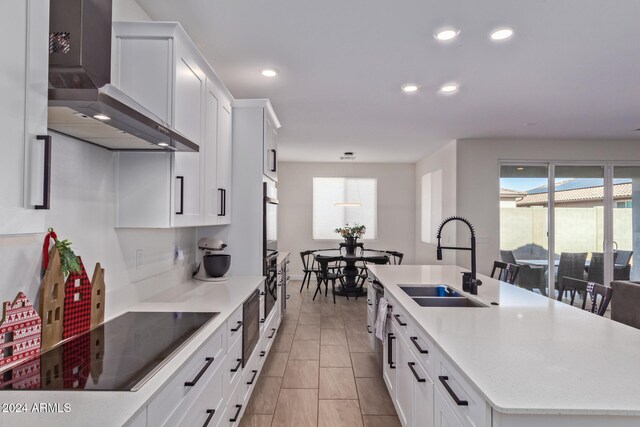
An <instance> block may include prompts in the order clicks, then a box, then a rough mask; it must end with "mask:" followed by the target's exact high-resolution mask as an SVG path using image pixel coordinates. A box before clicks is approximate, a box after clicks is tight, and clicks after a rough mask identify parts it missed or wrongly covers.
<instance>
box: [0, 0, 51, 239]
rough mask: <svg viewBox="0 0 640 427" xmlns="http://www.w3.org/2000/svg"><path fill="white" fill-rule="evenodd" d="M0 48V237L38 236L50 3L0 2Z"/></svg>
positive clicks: (41, 218)
mask: <svg viewBox="0 0 640 427" xmlns="http://www.w3.org/2000/svg"><path fill="white" fill-rule="evenodd" d="M0 16H1V17H2V18H1V19H2V26H1V28H2V29H1V30H0V31H1V34H2V36H3V39H4V40H6V41H7V43H5V44H4V46H3V50H4V52H3V55H2V78H1V79H0V91H1V93H2V97H0V127H1V128H2V132H3V138H4V139H3V141H4V142H3V144H2V148H3V150H2V156H0V180H1V181H2V182H3V183H5V184H6V185H3V187H2V190H0V234H23V233H41V232H44V231H45V225H44V213H43V212H42V211H41V210H35V209H34V207H35V206H36V205H41V204H43V201H44V197H43V196H44V185H43V183H44V182H43V181H44V176H45V175H44V173H45V171H44V161H43V156H44V148H43V147H44V141H43V140H39V139H37V136H38V135H45V134H46V132H47V75H48V53H47V47H48V40H49V34H48V29H49V2H48V1H47V0H4V1H2V2H0Z"/></svg>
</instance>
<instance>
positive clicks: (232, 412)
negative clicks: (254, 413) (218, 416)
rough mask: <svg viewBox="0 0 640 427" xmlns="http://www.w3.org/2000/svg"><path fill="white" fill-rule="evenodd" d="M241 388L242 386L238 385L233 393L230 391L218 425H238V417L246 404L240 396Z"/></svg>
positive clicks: (225, 426) (227, 426) (229, 426)
mask: <svg viewBox="0 0 640 427" xmlns="http://www.w3.org/2000/svg"><path fill="white" fill-rule="evenodd" d="M241 389H242V387H240V385H238V387H236V388H235V389H234V391H233V393H231V396H230V398H229V401H228V402H227V409H226V411H225V414H224V416H223V419H222V420H220V424H219V425H220V426H221V427H222V426H224V427H236V426H238V425H240V419H241V418H242V415H243V414H244V409H245V406H246V405H245V404H244V403H243V401H242V399H241V398H240V393H241V391H242V390H241Z"/></svg>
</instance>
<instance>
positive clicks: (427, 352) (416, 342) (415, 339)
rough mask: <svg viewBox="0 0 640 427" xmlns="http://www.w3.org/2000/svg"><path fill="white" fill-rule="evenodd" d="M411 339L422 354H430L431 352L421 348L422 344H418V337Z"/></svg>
mask: <svg viewBox="0 0 640 427" xmlns="http://www.w3.org/2000/svg"><path fill="white" fill-rule="evenodd" d="M410 339H411V342H412V343H413V345H415V346H416V348H417V349H418V351H419V352H420V354H429V350H425V349H424V348H422V347H420V344H418V337H411V338H410Z"/></svg>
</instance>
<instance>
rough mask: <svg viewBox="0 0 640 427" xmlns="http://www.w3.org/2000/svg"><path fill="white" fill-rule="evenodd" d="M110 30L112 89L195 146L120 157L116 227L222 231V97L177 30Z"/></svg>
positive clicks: (225, 105)
mask: <svg viewBox="0 0 640 427" xmlns="http://www.w3.org/2000/svg"><path fill="white" fill-rule="evenodd" d="M113 30H114V36H115V40H116V41H115V45H114V49H113V50H114V59H113V68H114V71H113V83H114V84H115V85H116V86H117V87H118V88H120V89H121V90H123V91H124V92H125V93H127V94H129V96H131V97H132V98H133V99H134V100H135V101H136V102H138V103H139V104H140V105H142V106H143V107H145V108H146V109H148V110H149V111H151V112H152V113H153V114H155V115H157V116H158V118H160V119H161V120H163V121H165V122H166V123H167V124H168V125H170V126H172V127H173V128H174V129H176V130H177V131H178V132H180V133H182V134H183V135H184V136H186V137H187V138H189V139H190V140H192V141H194V142H196V143H198V144H199V147H200V148H199V152H197V153H187V152H178V153H169V154H166V153H145V154H144V155H141V154H140V153H126V152H122V153H119V154H118V156H119V164H118V215H117V226H118V227H189V226H201V225H216V224H228V223H229V218H230V216H229V215H228V212H230V183H231V179H230V173H231V100H232V97H231V95H230V93H229V91H228V90H227V89H226V87H225V86H224V84H222V82H221V81H220V79H219V78H218V77H217V75H216V74H215V72H214V71H213V70H212V69H211V67H210V66H209V64H208V63H207V62H206V61H205V60H204V58H202V56H201V54H200V53H199V52H198V50H197V48H196V47H195V45H194V44H193V42H192V41H191V39H189V37H188V36H187V34H186V33H185V32H184V30H183V29H182V27H181V26H180V24H178V23H168V22H115V23H114V25H113ZM150 199H153V200H150Z"/></svg>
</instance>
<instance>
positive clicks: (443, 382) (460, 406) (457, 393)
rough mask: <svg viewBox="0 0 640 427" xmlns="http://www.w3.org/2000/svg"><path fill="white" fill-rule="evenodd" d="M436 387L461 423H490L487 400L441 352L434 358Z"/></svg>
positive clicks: (475, 424) (469, 424) (476, 424)
mask: <svg viewBox="0 0 640 427" xmlns="http://www.w3.org/2000/svg"><path fill="white" fill-rule="evenodd" d="M433 380H434V382H435V384H436V387H437V388H438V389H439V390H440V393H442V396H443V397H444V399H445V400H446V401H447V403H448V404H449V406H451V409H453V411H454V412H455V413H456V415H457V416H458V418H459V419H460V421H461V422H462V424H463V425H466V426H475V427H485V426H490V425H491V410H490V408H489V405H488V404H487V402H486V401H485V400H484V399H483V398H482V396H481V395H480V394H479V393H478V392H477V391H476V389H475V388H474V387H473V386H472V385H471V384H469V382H468V381H467V380H466V379H465V378H464V377H463V376H462V374H461V373H460V372H459V371H458V369H456V368H454V367H453V365H452V364H451V363H450V362H449V361H448V360H447V359H446V358H445V357H444V356H442V355H441V354H438V357H437V359H436V370H435V377H434V378H433Z"/></svg>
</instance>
